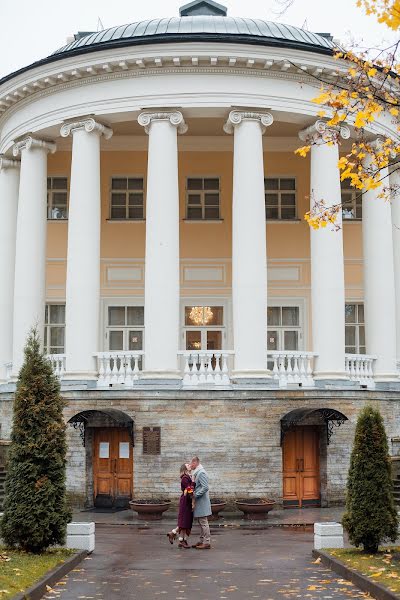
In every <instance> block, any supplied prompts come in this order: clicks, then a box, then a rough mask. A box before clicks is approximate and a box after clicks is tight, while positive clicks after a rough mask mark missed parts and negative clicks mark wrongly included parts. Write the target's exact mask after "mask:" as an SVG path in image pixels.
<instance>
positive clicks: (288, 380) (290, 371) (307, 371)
mask: <svg viewBox="0 0 400 600" xmlns="http://www.w3.org/2000/svg"><path fill="white" fill-rule="evenodd" d="M314 356H315V354H314V353H313V352H301V351H292V352H290V351H288V350H284V351H274V352H268V359H269V361H271V362H273V367H272V373H273V377H274V379H275V380H276V381H277V382H278V383H279V387H283V388H285V387H287V386H288V385H290V384H295V385H302V386H304V387H314V378H313V358H314Z"/></svg>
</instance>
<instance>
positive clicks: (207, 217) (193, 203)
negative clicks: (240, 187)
mask: <svg viewBox="0 0 400 600" xmlns="http://www.w3.org/2000/svg"><path fill="white" fill-rule="evenodd" d="M186 218H187V219H188V220H190V221H217V220H219V219H220V183H219V177H188V178H187V180H186Z"/></svg>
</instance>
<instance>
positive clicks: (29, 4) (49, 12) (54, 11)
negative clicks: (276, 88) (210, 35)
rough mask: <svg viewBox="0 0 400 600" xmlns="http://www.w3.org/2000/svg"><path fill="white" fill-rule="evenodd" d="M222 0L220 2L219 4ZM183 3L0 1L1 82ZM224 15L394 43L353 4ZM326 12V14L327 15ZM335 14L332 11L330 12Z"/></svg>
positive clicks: (262, 0)
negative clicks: (74, 38) (72, 45)
mask: <svg viewBox="0 0 400 600" xmlns="http://www.w3.org/2000/svg"><path fill="white" fill-rule="evenodd" d="M220 1H221V0H220ZM185 3H186V2H185V0H182V1H179V0H144V1H143V0H140V1H139V0H112V1H110V0H67V2H59V1H57V0H13V1H7V0H0V77H1V76H4V75H6V74H8V73H11V72H12V71H15V70H17V69H19V68H20V67H23V66H26V65H28V64H30V63H32V62H34V61H35V60H39V59H40V58H44V57H45V56H48V55H49V54H51V53H52V52H53V51H54V50H56V49H57V48H59V47H60V46H63V45H64V44H65V43H66V39H67V37H68V36H71V35H72V34H74V33H75V32H77V31H79V30H80V31H97V30H98V29H99V28H102V27H101V25H100V23H99V19H100V22H101V23H102V25H103V27H104V28H107V27H112V26H113V25H121V24H124V23H133V22H134V21H140V20H143V19H152V18H156V17H170V16H177V15H178V14H179V6H181V5H182V4H185ZM222 4H225V5H226V6H227V7H228V14H229V15H231V16H241V17H256V18H257V17H258V18H262V19H267V20H270V21H281V22H284V23H289V24H291V25H296V26H298V27H304V28H305V29H309V30H310V31H317V32H318V31H321V32H330V33H332V34H333V35H334V37H335V38H337V39H340V40H342V41H343V42H344V41H347V40H349V39H350V38H354V39H355V40H356V42H357V43H358V44H359V45H364V46H367V47H370V46H378V47H380V46H381V45H382V44H386V43H388V42H390V41H391V40H393V39H394V36H393V33H391V32H390V31H389V30H388V29H387V28H386V26H384V25H379V24H378V23H377V22H376V21H375V19H374V17H367V16H365V15H364V14H363V13H362V11H361V9H359V8H357V7H356V0H335V1H334V2H331V1H328V0H295V2H294V4H293V6H291V7H290V8H289V9H288V10H287V12H286V13H285V14H284V15H282V16H281V17H279V16H278V15H277V12H278V11H279V0H227V1H226V2H223V0H222ZM328 8H329V10H328ZM332 9H333V10H332Z"/></svg>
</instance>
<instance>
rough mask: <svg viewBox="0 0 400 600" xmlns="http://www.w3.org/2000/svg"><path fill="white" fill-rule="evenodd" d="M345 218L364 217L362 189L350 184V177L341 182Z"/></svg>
mask: <svg viewBox="0 0 400 600" xmlns="http://www.w3.org/2000/svg"><path fill="white" fill-rule="evenodd" d="M341 188H342V212H343V219H361V218H362V195H361V191H360V190H357V189H356V188H354V187H351V185H350V179H345V180H344V181H342V182H341Z"/></svg>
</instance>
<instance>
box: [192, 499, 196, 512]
mask: <svg viewBox="0 0 400 600" xmlns="http://www.w3.org/2000/svg"><path fill="white" fill-rule="evenodd" d="M195 506H196V498H192V510H194V507H195Z"/></svg>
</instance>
